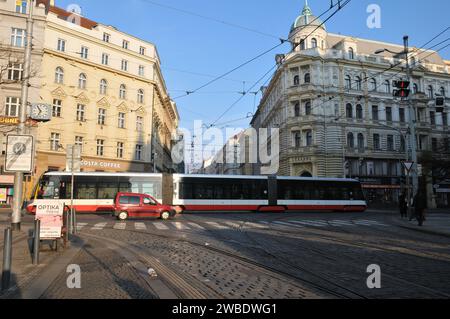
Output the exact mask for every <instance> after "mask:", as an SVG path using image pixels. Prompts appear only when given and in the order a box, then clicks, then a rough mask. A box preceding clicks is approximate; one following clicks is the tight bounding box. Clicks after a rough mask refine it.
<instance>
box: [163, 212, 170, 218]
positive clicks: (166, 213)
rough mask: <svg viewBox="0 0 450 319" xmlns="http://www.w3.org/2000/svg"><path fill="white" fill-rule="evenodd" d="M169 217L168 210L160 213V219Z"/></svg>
mask: <svg viewBox="0 0 450 319" xmlns="http://www.w3.org/2000/svg"><path fill="white" fill-rule="evenodd" d="M169 218H170V212H168V211H164V212H162V213H161V219H162V220H168V219H169Z"/></svg>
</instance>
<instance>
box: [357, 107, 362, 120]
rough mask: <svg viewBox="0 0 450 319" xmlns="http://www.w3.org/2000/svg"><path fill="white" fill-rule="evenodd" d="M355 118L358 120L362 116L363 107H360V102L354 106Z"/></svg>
mask: <svg viewBox="0 0 450 319" xmlns="http://www.w3.org/2000/svg"><path fill="white" fill-rule="evenodd" d="M356 118H357V119H358V120H362V118H363V108H362V106H361V104H358V105H357V106H356Z"/></svg>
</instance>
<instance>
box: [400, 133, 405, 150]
mask: <svg viewBox="0 0 450 319" xmlns="http://www.w3.org/2000/svg"><path fill="white" fill-rule="evenodd" d="M404 151H406V141H405V137H404V136H403V135H401V136H400V152H404Z"/></svg>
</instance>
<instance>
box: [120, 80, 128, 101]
mask: <svg viewBox="0 0 450 319" xmlns="http://www.w3.org/2000/svg"><path fill="white" fill-rule="evenodd" d="M119 98H121V99H122V100H125V99H126V98H127V87H126V86H125V84H122V85H121V86H120V90H119Z"/></svg>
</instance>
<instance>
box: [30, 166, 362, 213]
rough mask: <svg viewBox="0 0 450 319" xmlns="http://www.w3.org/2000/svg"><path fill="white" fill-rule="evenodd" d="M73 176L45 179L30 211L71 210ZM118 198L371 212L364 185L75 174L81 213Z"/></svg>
mask: <svg viewBox="0 0 450 319" xmlns="http://www.w3.org/2000/svg"><path fill="white" fill-rule="evenodd" d="M70 181H71V174H70V173H65V172H51V173H47V174H44V175H43V177H42V178H41V180H40V182H39V184H38V186H37V187H36V192H35V197H34V199H33V200H32V201H31V202H30V203H29V205H28V207H27V209H28V211H29V212H33V211H34V209H35V207H36V205H37V204H38V203H39V201H41V200H45V199H53V200H55V199H56V200H61V201H63V202H65V203H66V204H70V190H71V185H70ZM117 192H133V193H144V194H149V195H152V196H153V197H155V198H156V199H158V201H160V202H161V203H163V204H167V205H174V206H177V207H178V208H179V211H186V212H190V211H193V212H197V211H198V212H214V211H223V212H233V211H260V212H262V211H267V212H283V211H342V212H346V211H355V212H363V211H365V210H366V208H367V204H366V201H365V198H364V194H363V191H362V187H361V184H360V183H359V182H358V181H356V180H352V179H329V178H301V177H276V176H273V177H267V176H227V175H181V174H141V173H76V174H75V183H74V206H75V208H76V210H77V211H78V212H109V211H111V210H112V207H113V204H114V198H115V195H116V194H117Z"/></svg>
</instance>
